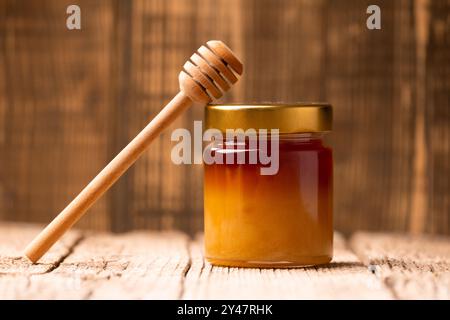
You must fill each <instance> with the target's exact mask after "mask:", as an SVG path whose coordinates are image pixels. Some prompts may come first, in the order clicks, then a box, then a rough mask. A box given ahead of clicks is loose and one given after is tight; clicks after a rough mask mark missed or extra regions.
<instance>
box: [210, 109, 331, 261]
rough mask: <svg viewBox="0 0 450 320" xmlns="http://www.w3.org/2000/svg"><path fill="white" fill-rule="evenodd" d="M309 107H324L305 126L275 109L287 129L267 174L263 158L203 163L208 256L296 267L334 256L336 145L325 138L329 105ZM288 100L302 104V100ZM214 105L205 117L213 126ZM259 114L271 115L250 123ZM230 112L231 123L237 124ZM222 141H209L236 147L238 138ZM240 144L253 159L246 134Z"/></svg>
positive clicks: (282, 129) (282, 128) (217, 148)
mask: <svg viewBox="0 0 450 320" xmlns="http://www.w3.org/2000/svg"><path fill="white" fill-rule="evenodd" d="M258 107H259V108H271V107H270V106H269V107H268V106H258ZM277 107H278V106H277ZM308 107H309V108H310V109H311V108H312V109H314V108H318V110H316V113H315V114H318V115H319V117H317V119H316V120H317V121H316V122H317V123H316V125H315V126H311V127H307V128H304V129H302V128H301V127H299V126H300V125H299V124H298V123H297V124H296V125H295V126H294V125H293V124H292V123H293V122H292V123H291V125H285V126H283V122H282V121H280V120H279V119H282V117H280V118H279V119H278V120H276V117H273V114H272V119H275V120H276V121H274V123H273V124H271V126H272V127H276V128H279V129H280V132H281V133H280V135H279V136H278V137H277V138H278V139H279V147H278V152H279V153H278V154H279V167H278V172H277V173H276V174H274V175H262V174H261V170H260V168H261V166H263V165H262V164H259V163H256V164H249V163H244V164H236V163H232V164H227V163H223V164H216V163H214V164H209V165H205V176H204V211H205V212H204V214H205V256H206V258H207V260H208V261H210V262H211V263H212V264H216V265H225V266H238V267H297V266H308V265H316V264H324V263H328V262H329V261H330V260H331V258H332V250H333V222H332V221H333V218H332V216H333V213H332V210H333V208H332V207H333V206H332V201H333V160H332V150H331V149H330V148H329V147H327V146H325V145H324V143H323V139H322V137H323V135H324V133H325V132H326V131H329V129H330V126H331V107H329V106H326V112H329V114H325V115H323V114H322V115H321V114H320V113H321V112H325V111H323V110H322V111H320V110H319V108H322V107H323V106H322V105H319V106H316V105H313V106H310V105H308ZM209 108H214V107H209ZM286 108H300V109H301V108H304V105H294V106H289V107H286ZM328 108H329V109H328ZM277 110H278V111H279V110H280V109H277ZM290 111H292V110H290ZM303 111H306V110H305V109H303ZM208 112H211V110H209V111H208V109H207V125H208V126H209V127H214V123H210V122H211V120H210V119H211V115H208ZM246 112H248V110H246ZM308 112H311V110H308ZM305 114H306V115H307V114H308V113H301V112H300V113H299V116H300V115H305ZM313 114H314V113H313ZM208 117H209V121H208ZM214 117H217V115H215V116H214ZM258 117H259V122H258ZM261 117H265V116H264V115H263V116H261V115H259V116H256V119H255V118H252V119H253V120H252V121H253V122H252V121H250V120H246V121H247V122H249V123H248V126H250V125H254V126H257V125H258V123H259V124H260V123H261V120H260V119H261ZM327 117H329V120H326V119H327ZM230 119H233V117H231V118H230ZM230 119H228V120H227V121H228V122H229V123H227V124H226V125H228V126H237V125H238V124H237V123H236V124H235V123H233V122H232V120H230ZM249 119H250V118H249ZM230 121H231V122H230ZM277 121H278V122H277ZM298 121H299V122H301V119H298ZM320 121H322V122H320ZM208 122H209V123H208ZM328 122H329V124H328ZM312 123H314V122H312ZM216 124H217V120H216ZM240 124H242V123H240ZM219 127H220V125H219ZM244 129H245V128H244ZM291 131H294V132H291ZM305 131H310V132H305ZM269 139H270V137H269ZM224 142H225V141H215V142H214V143H212V144H211V145H210V147H211V148H213V149H214V152H219V153H220V152H225V151H226V152H227V153H230V152H233V151H230V143H233V142H230V141H228V143H227V147H225V143H224ZM235 150H236V151H235V152H236V153H237V152H244V153H246V155H247V156H246V159H248V154H249V152H251V150H253V149H252V148H250V146H249V142H248V141H246V142H245V148H242V147H241V148H239V149H237V148H236V149H235ZM253 151H254V150H253ZM271 151H272V150H271Z"/></svg>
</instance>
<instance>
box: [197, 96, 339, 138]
mask: <svg viewBox="0 0 450 320" xmlns="http://www.w3.org/2000/svg"><path fill="white" fill-rule="evenodd" d="M205 122H206V123H205V127H206V129H210V128H215V129H218V130H220V131H222V132H225V131H226V129H243V130H247V129H250V128H253V129H255V130H259V129H267V130H270V129H279V130H280V133H302V132H327V131H331V129H332V122H333V110H332V107H331V105H330V104H327V103H294V104H265V103H264V104H215V105H214V104H212V105H208V106H206V111H205Z"/></svg>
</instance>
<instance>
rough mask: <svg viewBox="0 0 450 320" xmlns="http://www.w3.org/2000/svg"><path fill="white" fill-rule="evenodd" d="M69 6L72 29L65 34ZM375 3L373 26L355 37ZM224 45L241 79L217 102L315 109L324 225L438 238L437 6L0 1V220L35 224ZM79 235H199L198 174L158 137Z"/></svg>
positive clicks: (442, 55) (401, 0)
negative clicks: (328, 183) (328, 112)
mask: <svg viewBox="0 0 450 320" xmlns="http://www.w3.org/2000/svg"><path fill="white" fill-rule="evenodd" d="M74 3H76V4H78V5H79V6H80V7H81V16H82V30H81V31H69V30H67V29H66V26H65V20H66V17H67V15H66V13H65V12H66V8H67V6H68V5H69V4H74ZM370 4H378V5H379V6H380V7H381V17H382V29H381V30H375V31H369V30H368V29H367V28H366V18H367V16H368V15H367V14H366V8H367V6H368V5H370ZM209 39H222V40H223V41H225V42H226V43H228V44H229V45H230V46H231V47H232V48H233V49H234V50H235V51H236V52H237V53H238V54H239V55H240V56H241V57H242V59H243V60H244V62H245V66H246V70H245V75H244V77H243V78H242V79H241V81H240V83H239V85H238V87H237V88H235V89H234V90H233V91H232V93H231V94H229V95H227V97H226V100H225V101H285V102H293V101H308V100H312V101H317V100H320V101H324V100H325V101H328V102H330V103H332V104H333V106H334V110H335V113H334V114H335V122H334V124H335V125H334V128H335V129H334V132H333V134H332V136H331V139H330V143H332V145H333V146H334V152H335V153H334V155H335V225H336V227H337V228H338V229H339V230H342V231H344V232H349V231H351V230H355V229H371V230H399V231H411V232H415V233H421V232H426V233H442V234H449V233H450V219H449V215H450V213H449V212H450V196H449V190H450V185H449V184H450V183H449V181H450V126H449V124H450V121H449V120H450V116H449V110H450V94H449V93H450V61H449V59H450V1H449V0H441V1H440V0H436V1H427V0H411V1H408V0H395V1H391V0H389V1H388V0H386V1H365V0H362V1H360V0H351V1H349V0H339V1H336V0H334V1H332V0H319V1H318V0H298V1H295V0H286V1H274V0H273V1H269V0H217V1H210V0H192V1H187V0H169V1H167V0H135V1H121V0H102V1H100V0H99V1H93V0H91V1H88V0H86V1H66V0H63V1H61V0H46V1H44V0H42V1H40V0H36V1H24V0H11V1H9V0H0V220H15V221H37V222H48V221H49V220H50V219H51V218H52V217H53V216H54V215H56V214H57V213H58V212H59V211H60V210H61V209H62V208H63V207H65V205H66V204H67V203H68V202H69V201H70V200H71V199H72V198H73V197H74V196H75V195H76V194H77V193H78V192H79V191H80V190H81V189H82V187H84V185H85V184H86V183H87V182H88V181H90V179H91V178H92V177H93V176H94V175H95V174H96V173H97V172H98V171H99V170H100V169H101V168H102V167H103V166H104V165H105V164H106V163H107V162H108V161H109V160H110V159H111V158H112V157H113V156H114V155H115V154H116V153H117V152H118V151H119V150H120V149H121V148H122V147H123V146H124V145H125V144H126V143H127V142H128V141H129V140H130V139H131V138H132V137H133V136H134V135H135V134H136V133H137V132H138V131H139V130H140V129H141V128H142V127H143V126H144V125H145V124H146V123H147V121H148V120H149V119H150V118H151V117H152V116H154V115H155V114H156V113H157V112H158V110H159V109H160V108H161V107H162V106H163V104H164V103H165V102H167V101H168V99H169V98H171V97H172V95H173V94H174V93H175V92H176V91H177V88H178V83H177V75H178V72H179V71H180V70H181V66H182V64H183V63H184V62H185V61H186V59H187V58H188V57H189V56H190V55H191V54H192V53H193V52H194V51H195V50H196V49H197V47H198V46H199V45H200V44H202V43H204V42H205V41H206V40H209ZM202 116H203V110H201V109H191V110H190V111H189V112H188V113H187V114H185V115H184V116H183V117H182V118H181V119H179V120H178V121H177V122H176V123H175V124H173V125H172V126H171V128H170V130H168V131H167V133H166V134H165V135H163V136H162V137H161V138H160V139H159V140H158V141H156V143H154V144H153V145H152V146H151V148H150V149H149V150H148V151H147V152H146V154H145V156H144V157H143V158H141V159H140V160H139V161H138V163H137V164H136V165H135V166H134V167H133V168H132V169H131V170H130V171H129V172H128V173H127V174H126V175H125V176H124V177H123V178H122V179H121V180H120V182H119V183H118V184H117V185H116V186H114V187H113V189H112V190H111V191H110V192H109V193H108V194H107V196H106V197H104V198H103V199H102V200H101V201H100V202H99V203H98V204H96V205H95V207H94V208H92V209H91V212H90V214H88V215H87V216H86V217H85V218H83V219H82V221H80V223H79V226H82V227H86V228H94V229H103V230H113V231H123V230H128V229H132V228H152V229H170V228H179V229H182V230H185V231H188V232H195V231H198V230H199V229H201V228H202V214H203V213H202V201H203V199H202V167H201V166H199V165H197V166H190V167H188V166H175V165H173V164H172V163H171V161H170V150H171V147H172V145H173V144H172V143H171V141H170V132H171V129H174V128H176V127H187V128H189V127H192V121H193V120H194V119H197V120H199V119H202Z"/></svg>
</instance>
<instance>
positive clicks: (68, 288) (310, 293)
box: [0, 224, 450, 299]
mask: <svg viewBox="0 0 450 320" xmlns="http://www.w3.org/2000/svg"><path fill="white" fill-rule="evenodd" d="M37 230H39V226H36V225H23V224H0V242H1V246H0V299H350V298H354V299H423V298H426V299H449V292H450V238H448V237H435V236H434V237H432V236H421V237H417V236H408V235H401V234H387V233H383V234H381V233H357V234H355V235H353V236H352V237H351V239H350V241H349V242H348V241H347V240H346V239H344V238H343V237H342V236H341V235H340V234H339V233H336V234H335V246H334V258H333V261H332V263H330V264H328V265H325V266H317V267H308V268H297V269H258V268H253V269H252V268H247V269H246V268H225V267H214V266H211V265H210V264H209V263H207V262H205V261H204V259H203V255H202V237H201V236H198V237H197V238H196V239H193V240H192V239H190V238H189V237H188V236H187V235H186V234H184V233H180V232H151V231H133V232H129V233H122V234H111V233H95V234H94V233H90V232H86V231H84V232H83V233H80V232H78V231H74V232H71V233H69V234H67V235H66V237H65V238H64V239H63V241H62V242H59V243H58V245H57V246H55V247H54V248H53V249H52V250H51V251H50V253H49V254H48V255H46V256H45V257H44V260H43V261H42V262H41V263H39V264H37V265H30V263H28V262H27V261H26V260H25V259H22V258H21V255H20V251H21V250H22V248H23V246H24V245H25V244H26V243H27V241H29V239H30V238H31V237H32V236H33V235H34V233H35V232H36V231H37Z"/></svg>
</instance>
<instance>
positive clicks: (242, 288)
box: [182, 235, 392, 299]
mask: <svg viewBox="0 0 450 320" xmlns="http://www.w3.org/2000/svg"><path fill="white" fill-rule="evenodd" d="M201 247H202V241H201V239H198V240H197V241H196V242H193V243H192V244H191V247H190V253H191V260H192V264H191V268H190V269H189V271H188V273H187V275H186V280H185V285H184V290H183V295H182V298H183V299H349V298H355V299H390V298H392V295H391V293H390V291H389V290H388V289H387V288H386V286H385V285H384V284H383V282H381V281H379V279H378V278H377V277H375V276H374V275H373V274H372V273H371V272H370V271H369V270H368V269H367V267H365V266H364V265H363V264H362V263H361V262H360V261H359V260H358V258H357V257H356V256H355V255H354V254H352V252H351V251H349V249H348V248H347V247H346V244H345V241H344V239H343V238H342V236H340V235H336V236H335V252H334V255H335V257H334V260H333V262H332V263H331V264H329V265H327V266H324V267H308V268H299V269H258V268H252V269H244V268H225V267H213V266H211V265H210V264H209V263H207V262H205V261H204V259H203V255H202V249H201Z"/></svg>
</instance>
